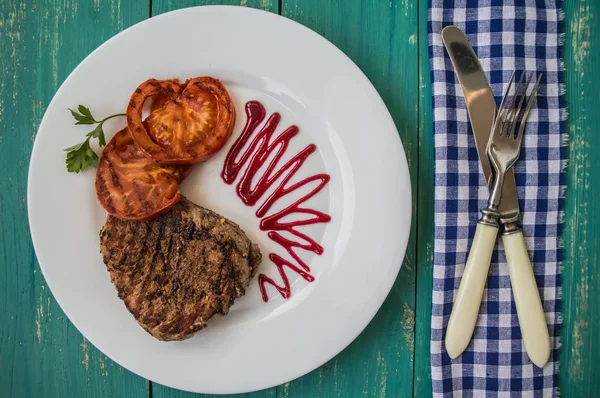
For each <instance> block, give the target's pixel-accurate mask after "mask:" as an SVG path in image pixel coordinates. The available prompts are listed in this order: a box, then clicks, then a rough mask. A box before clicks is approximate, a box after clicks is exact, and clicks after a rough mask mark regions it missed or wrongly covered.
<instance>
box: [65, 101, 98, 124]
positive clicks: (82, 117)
mask: <svg viewBox="0 0 600 398" xmlns="http://www.w3.org/2000/svg"><path fill="white" fill-rule="evenodd" d="M77 110H78V111H79V112H77V111H74V110H73V109H71V108H69V111H71V115H73V117H74V118H75V120H77V123H75V124H94V123H98V122H97V121H96V120H95V119H94V117H93V116H92V113H91V112H90V110H89V109H88V108H86V107H85V106H83V105H79V107H78V108H77Z"/></svg>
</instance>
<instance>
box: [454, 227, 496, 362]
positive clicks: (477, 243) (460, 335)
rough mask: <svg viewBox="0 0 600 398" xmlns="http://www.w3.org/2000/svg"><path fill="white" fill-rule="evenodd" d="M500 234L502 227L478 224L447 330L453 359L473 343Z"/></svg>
mask: <svg viewBox="0 0 600 398" xmlns="http://www.w3.org/2000/svg"><path fill="white" fill-rule="evenodd" d="M497 235H498V227H493V226H491V225H488V224H482V223H477V229H476V230H475V237H474V238H473V244H472V245H471V251H470V252H469V257H468V259H467V265H466V266H465V271H464V273H463V276H462V279H461V281H460V286H459V287H458V293H457V294H456V298H455V299H454V306H453V307H452V313H451V314H450V320H449V321H448V328H447V330H446V351H447V352H448V355H450V358H456V357H457V356H459V355H460V354H462V353H463V351H464V350H465V348H467V346H468V345H469V342H470V341H471V336H472V335H473V330H474V329H475V324H476V323H477V316H478V315H479V306H480V304H481V299H482V297H483V289H484V288H485V281H486V279H487V276H488V270H489V269H490V261H491V259H492V252H493V251H494V243H495V242H496V236H497Z"/></svg>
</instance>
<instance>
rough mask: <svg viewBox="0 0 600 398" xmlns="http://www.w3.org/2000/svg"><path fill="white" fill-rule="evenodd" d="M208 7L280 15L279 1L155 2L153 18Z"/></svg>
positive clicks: (185, 0)
mask: <svg viewBox="0 0 600 398" xmlns="http://www.w3.org/2000/svg"><path fill="white" fill-rule="evenodd" d="M207 5H230V6H243V7H252V8H259V9H261V10H265V11H269V12H274V13H275V14H278V13H279V2H278V1H277V0H153V1H152V16H155V15H158V14H163V13H165V12H169V11H173V10H178V9H180V8H185V7H194V6H207Z"/></svg>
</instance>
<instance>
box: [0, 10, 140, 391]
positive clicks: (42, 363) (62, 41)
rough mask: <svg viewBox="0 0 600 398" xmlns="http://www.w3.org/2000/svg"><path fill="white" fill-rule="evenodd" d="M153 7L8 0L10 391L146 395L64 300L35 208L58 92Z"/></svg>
mask: <svg viewBox="0 0 600 398" xmlns="http://www.w3.org/2000/svg"><path fill="white" fill-rule="evenodd" d="M143 5H144V4H140V3H135V2H129V1H128V2H126V4H125V2H123V3H121V2H119V1H113V2H110V3H106V2H105V3H102V4H100V2H96V3H94V4H92V3H88V2H84V1H81V2H78V1H52V0H47V1H37V2H35V3H32V2H30V1H2V2H0V168H1V170H2V176H1V177H0V325H1V326H0V391H2V393H0V395H2V396H6V397H42V396H48V397H50V396H52V397H61V396H90V397H91V396H97V397H106V396H116V395H117V394H126V395H128V396H145V395H146V382H145V380H143V379H141V378H139V377H137V376H134V375H133V374H132V373H130V372H128V371H126V370H123V369H122V368H121V367H119V366H118V365H115V364H114V363H113V362H112V361H110V360H109V359H107V358H106V357H105V356H104V355H102V354H101V353H100V352H99V351H98V350H96V349H95V348H94V347H93V346H92V345H91V344H89V343H88V342H87V341H86V340H85V339H84V338H83V337H82V336H81V334H80V333H79V332H78V331H77V330H76V329H75V327H74V326H73V325H72V324H71V322H69V320H68V319H67V318H66V317H65V315H64V314H63V312H62V311H61V309H60V308H59V306H58V305H57V304H56V302H55V301H54V298H53V297H52V294H51V293H50V291H49V289H48V287H47V285H46V283H45V281H44V278H43V276H42V274H41V272H40V269H39V266H38V264H37V262H36V260H35V255H34V252H33V248H32V244H31V238H30V234H29V226H28V223H27V209H26V195H27V192H26V184H27V170H28V164H29V157H30V153H31V148H32V145H33V140H34V138H35V134H36V131H37V128H38V125H39V123H40V120H41V118H42V115H43V113H44V110H45V108H46V106H47V105H48V103H49V102H50V99H51V98H52V96H53V95H54V93H55V91H56V90H57V89H58V86H59V85H60V83H61V82H62V81H63V80H64V79H65V78H66V77H67V76H68V74H69V73H70V72H71V71H72V70H73V68H74V67H75V66H77V64H78V63H79V62H80V61H81V60H82V59H83V58H84V57H85V56H86V55H87V54H88V53H90V52H91V51H92V50H93V49H94V48H95V47H97V46H98V45H99V44H101V43H102V42H103V41H105V40H106V39H108V38H109V37H111V36H112V35H113V34H115V33H116V32H118V31H120V30H122V29H123V28H125V27H127V26H129V25H131V24H133V23H135V22H137V21H139V20H141V19H143V18H144V16H145V14H144V13H143V12H141V10H142V7H141V6H143ZM143 9H145V10H147V5H146V8H143ZM74 105H77V104H74ZM65 111H66V110H65ZM82 265H85V264H82Z"/></svg>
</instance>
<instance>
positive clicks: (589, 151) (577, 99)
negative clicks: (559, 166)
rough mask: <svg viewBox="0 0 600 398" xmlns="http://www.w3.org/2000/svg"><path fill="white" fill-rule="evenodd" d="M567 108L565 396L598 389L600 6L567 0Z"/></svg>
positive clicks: (562, 381)
mask: <svg viewBox="0 0 600 398" xmlns="http://www.w3.org/2000/svg"><path fill="white" fill-rule="evenodd" d="M563 4H564V6H565V11H566V21H565V22H566V33H567V36H566V41H565V47H564V60H565V66H566V68H567V72H566V83H567V102H568V107H569V123H568V124H569V129H568V132H569V139H570V146H569V149H570V150H569V166H568V168H567V195H566V200H565V216H566V217H565V227H564V230H563V237H564V244H565V252H564V263H563V265H564V271H563V328H562V343H563V346H562V349H561V354H560V358H561V372H560V389H561V393H562V394H561V395H563V396H564V397H592V396H598V391H600V378H599V377H598V375H600V364H599V360H600V337H599V336H600V319H599V318H598V313H599V312H600V300H599V299H598V297H599V294H600V277H599V275H600V273H599V271H600V263H599V262H598V261H599V260H600V258H599V257H598V255H599V254H600V243H599V240H598V237H599V236H600V202H599V201H598V196H599V195H600V185H599V183H600V173H599V170H600V146H598V145H597V144H596V143H595V140H596V139H597V138H598V134H599V133H600V114H599V113H598V107H599V106H600V101H599V100H598V92H600V77H599V74H600V66H599V65H600V36H599V35H598V28H599V27H598V18H599V17H600V4H599V3H598V2H597V1H593V0H581V1H579V2H564V3H563Z"/></svg>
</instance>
